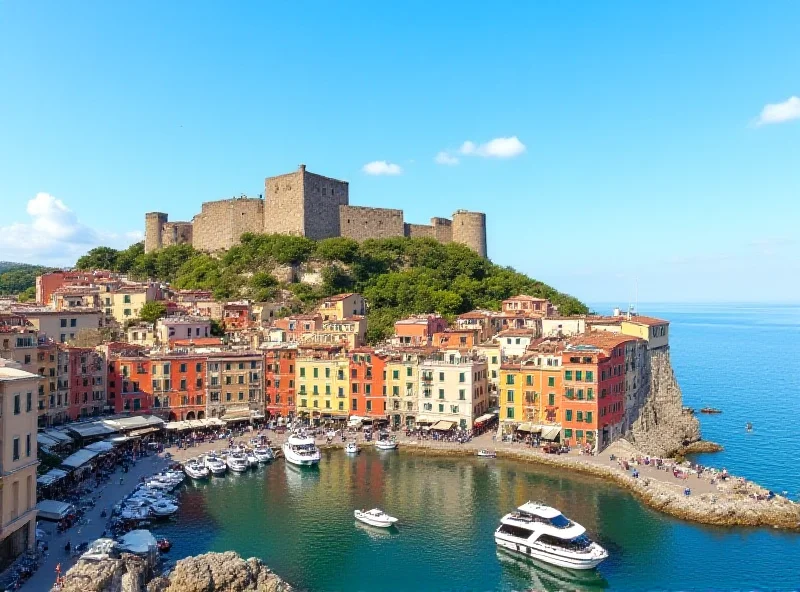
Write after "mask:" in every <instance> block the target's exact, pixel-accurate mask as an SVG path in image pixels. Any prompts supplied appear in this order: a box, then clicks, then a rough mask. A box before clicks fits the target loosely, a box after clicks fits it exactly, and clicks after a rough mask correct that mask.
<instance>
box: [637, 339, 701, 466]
mask: <svg viewBox="0 0 800 592" xmlns="http://www.w3.org/2000/svg"><path fill="white" fill-rule="evenodd" d="M648 357H649V369H650V380H649V389H646V390H645V392H644V393H643V396H642V398H641V402H640V406H639V408H638V409H637V410H636V411H635V412H634V413H633V417H634V420H633V422H632V424H631V431H630V433H629V434H628V436H627V437H628V439H629V440H631V441H632V442H633V443H634V444H635V446H636V447H637V448H638V449H639V450H641V451H642V452H645V453H647V454H652V455H655V456H668V455H670V454H672V453H673V452H675V451H676V450H678V449H679V448H680V447H682V446H683V445H685V444H688V443H690V442H695V441H697V440H699V439H700V422H699V421H698V420H697V418H696V417H695V416H694V415H691V414H688V413H685V412H684V411H683V394H682V393H681V387H680V386H679V385H678V381H677V380H675V372H674V371H673V370H672V363H671V361H670V355H669V348H668V347H664V348H658V349H654V350H650V351H649V352H648Z"/></svg>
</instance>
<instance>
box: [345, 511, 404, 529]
mask: <svg viewBox="0 0 800 592" xmlns="http://www.w3.org/2000/svg"><path fill="white" fill-rule="evenodd" d="M353 515H354V516H355V517H356V520H358V521H359V522H363V523H364V524H369V525H370V526H377V527H378V528H389V527H390V526H392V525H394V524H395V523H396V522H397V518H394V517H392V516H389V514H387V513H386V512H384V511H383V510H379V509H378V508H374V509H372V510H369V511H368V512H365V511H363V510H356V511H355V512H353Z"/></svg>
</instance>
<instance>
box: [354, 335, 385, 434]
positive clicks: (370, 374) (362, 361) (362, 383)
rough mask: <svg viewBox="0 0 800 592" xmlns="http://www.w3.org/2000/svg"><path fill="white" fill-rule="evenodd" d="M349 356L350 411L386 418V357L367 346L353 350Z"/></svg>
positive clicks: (359, 414)
mask: <svg viewBox="0 0 800 592" xmlns="http://www.w3.org/2000/svg"><path fill="white" fill-rule="evenodd" d="M347 357H348V359H349V361H350V398H351V402H350V413H351V414H352V415H358V416H361V417H372V418H375V419H386V393H385V392H384V385H385V384H386V380H385V377H384V371H385V370H386V359H385V358H383V357H382V356H379V355H377V354H376V353H375V350H374V349H371V348H366V347H362V348H357V349H353V350H351V351H350V352H349V353H348V354H347Z"/></svg>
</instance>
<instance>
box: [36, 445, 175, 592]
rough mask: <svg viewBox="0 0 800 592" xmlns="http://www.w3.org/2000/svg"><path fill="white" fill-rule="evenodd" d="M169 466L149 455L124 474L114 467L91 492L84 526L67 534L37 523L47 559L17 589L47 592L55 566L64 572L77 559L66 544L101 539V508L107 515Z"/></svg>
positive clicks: (77, 527)
mask: <svg viewBox="0 0 800 592" xmlns="http://www.w3.org/2000/svg"><path fill="white" fill-rule="evenodd" d="M168 464H169V463H168V462H167V461H166V460H164V458H163V457H161V456H158V455H155V454H151V455H150V456H145V457H144V458H140V459H139V460H137V461H136V463H135V464H133V465H131V467H130V469H129V471H128V472H127V473H123V472H122V469H121V467H117V469H116V471H115V472H114V474H113V475H112V477H111V479H110V480H109V481H108V482H107V483H106V484H105V485H101V486H100V487H99V488H97V489H95V490H94V491H93V492H92V498H93V499H94V500H95V502H96V503H95V506H94V508H91V509H89V510H87V511H86V514H85V515H84V518H85V523H84V524H76V525H75V526H73V527H72V528H70V529H69V530H67V531H66V532H63V533H59V532H57V530H56V523H55V522H48V521H44V520H40V521H39V528H40V529H41V530H44V531H45V532H46V533H47V536H46V537H45V539H44V540H45V541H46V542H47V545H48V548H49V550H48V552H47V557H45V558H44V559H43V560H42V562H41V563H40V565H39V569H37V570H36V572H35V573H34V574H33V575H32V576H31V577H30V579H28V581H26V582H25V583H24V584H23V585H22V587H21V588H20V589H21V590H30V592H42V591H43V590H50V588H51V587H52V586H53V584H54V583H55V581H56V565H58V564H59V563H60V564H61V573H66V571H67V570H68V569H69V568H70V567H72V566H73V565H74V564H75V562H76V559H73V558H72V557H71V554H70V553H67V552H66V551H64V546H65V545H66V544H67V541H69V542H70V543H71V544H72V545H73V546H74V545H78V544H80V543H83V542H87V541H88V542H91V541H94V540H95V539H98V538H100V536H101V535H102V533H103V531H104V530H105V528H106V521H107V520H108V518H102V517H101V516H100V513H101V512H102V511H103V509H105V510H106V511H107V512H108V513H109V515H110V513H111V508H112V507H113V506H114V505H115V504H117V503H118V502H120V501H121V500H122V499H123V498H124V497H126V496H127V495H129V494H130V493H132V492H133V490H134V489H135V488H136V486H137V485H139V479H140V478H141V477H145V476H149V475H152V474H153V473H156V472H158V471H160V470H162V469H163V468H164V467H166V466H167V465H168ZM120 477H121V478H122V484H120V481H119V480H120Z"/></svg>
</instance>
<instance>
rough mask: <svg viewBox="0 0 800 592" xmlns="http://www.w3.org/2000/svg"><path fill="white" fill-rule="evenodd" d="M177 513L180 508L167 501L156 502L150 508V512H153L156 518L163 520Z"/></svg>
mask: <svg viewBox="0 0 800 592" xmlns="http://www.w3.org/2000/svg"><path fill="white" fill-rule="evenodd" d="M177 511H178V506H176V505H175V504H171V503H169V502H167V501H160V502H156V503H154V504H152V505H151V506H150V512H152V513H153V514H154V515H155V516H159V517H162V518H163V517H166V516H172V515H173V514H174V513H175V512H177Z"/></svg>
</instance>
